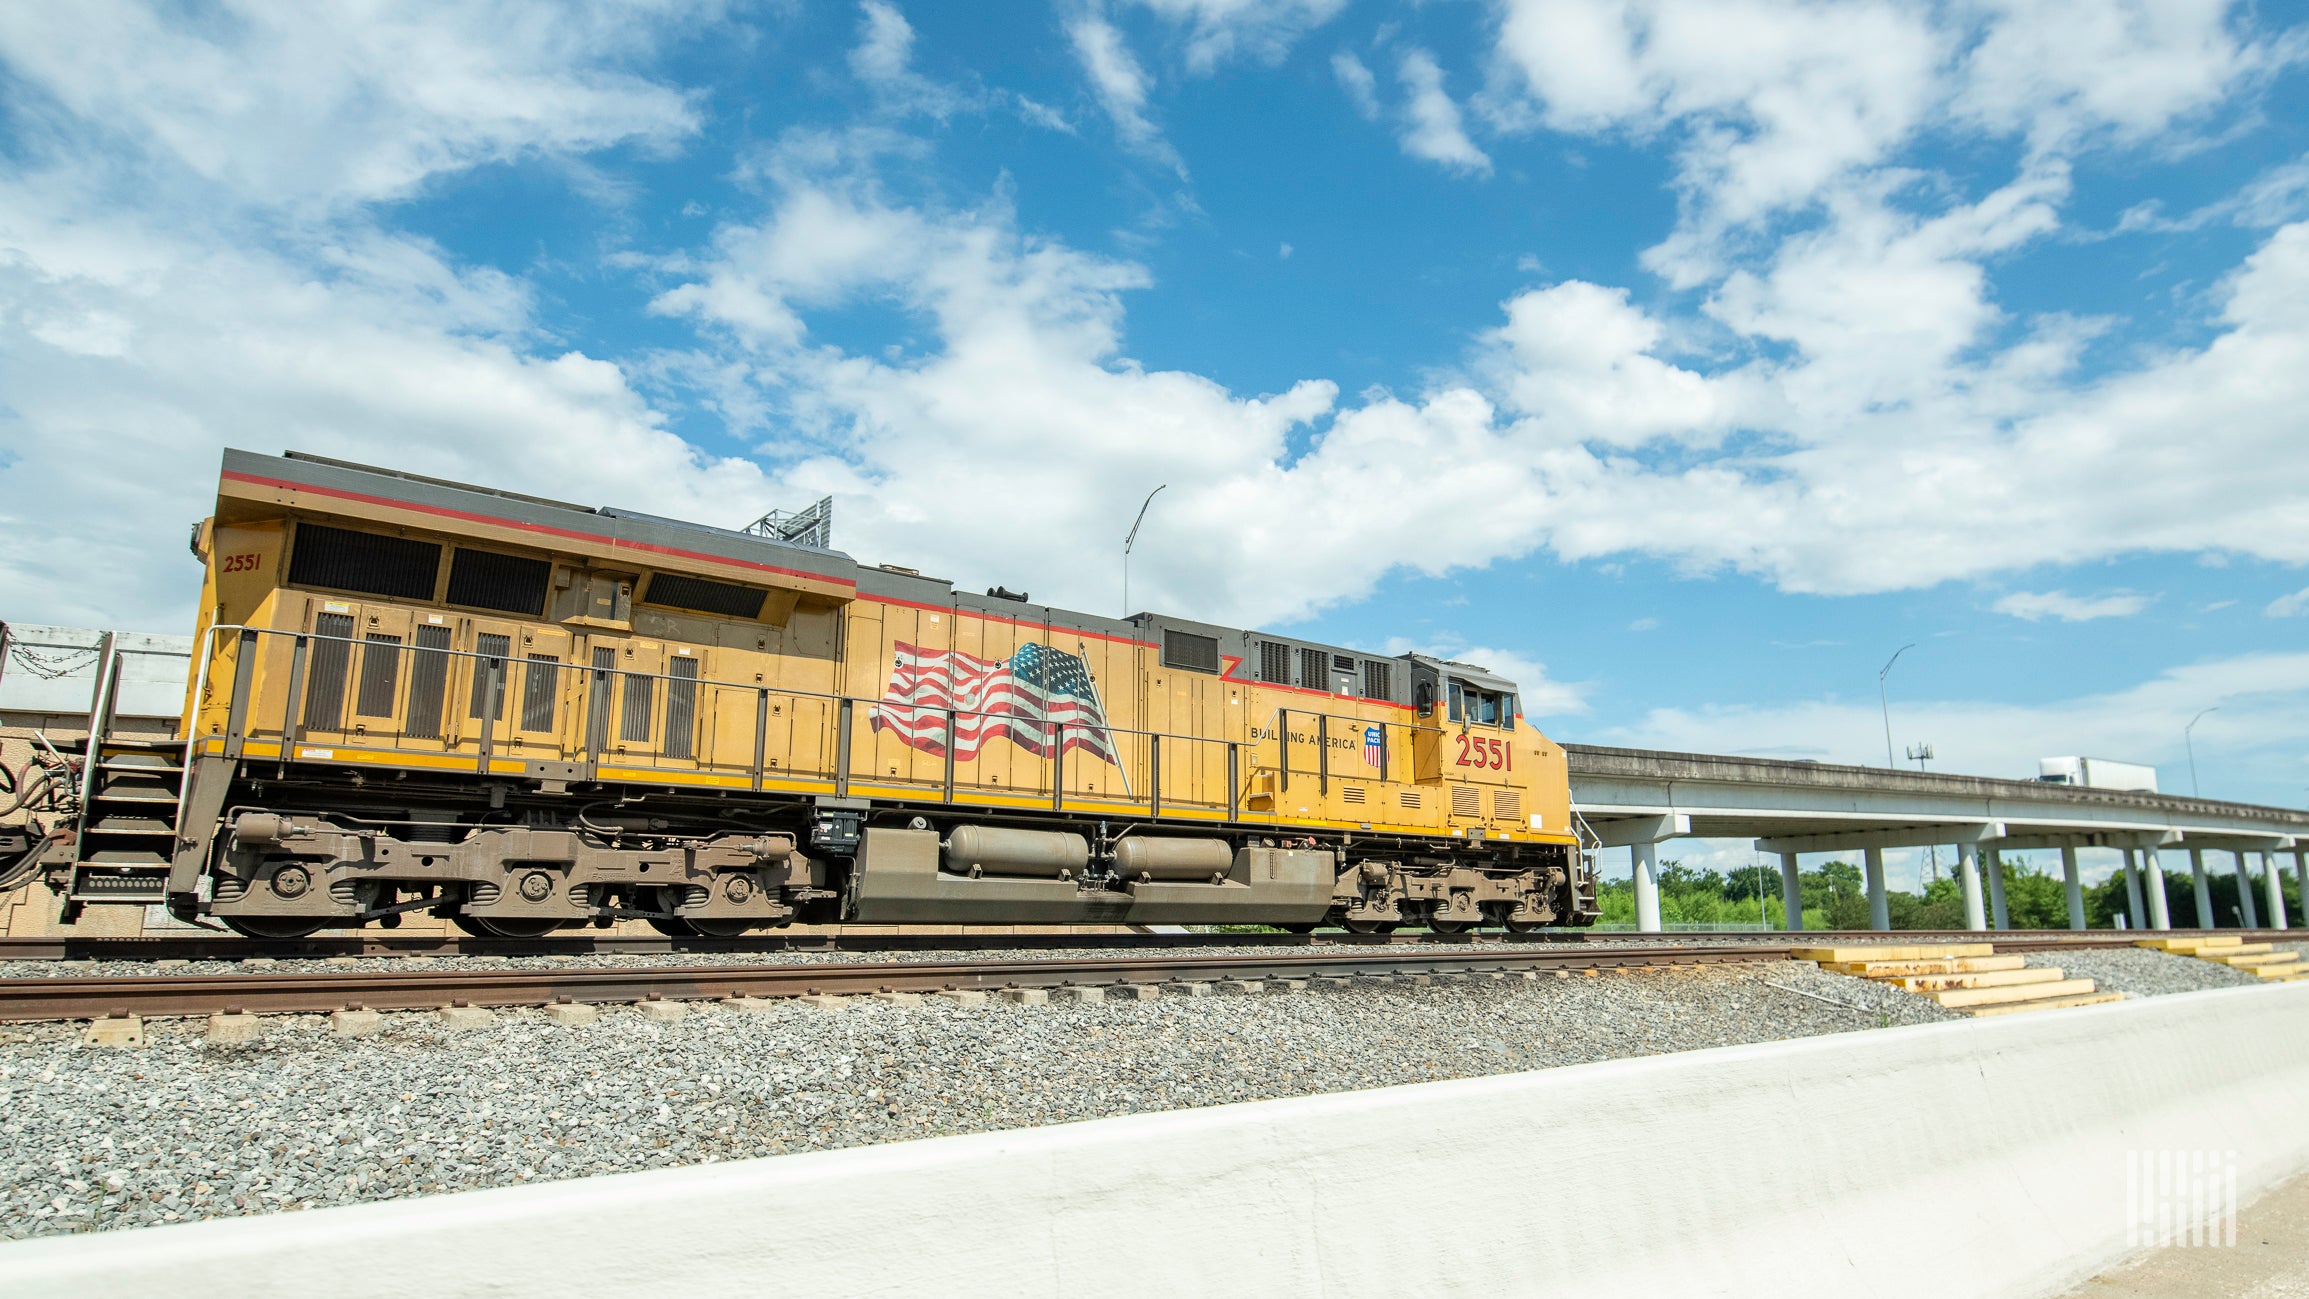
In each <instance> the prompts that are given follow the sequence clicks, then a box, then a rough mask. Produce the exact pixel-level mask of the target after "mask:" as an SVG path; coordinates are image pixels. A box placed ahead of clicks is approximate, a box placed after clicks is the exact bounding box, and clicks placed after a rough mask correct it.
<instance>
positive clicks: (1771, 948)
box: [0, 930, 2283, 1023]
mask: <svg viewBox="0 0 2309 1299" xmlns="http://www.w3.org/2000/svg"><path fill="white" fill-rule="evenodd" d="M2007 932H2009V931H2007ZM2118 932H2122V931H2118ZM2225 932H2226V933H2228V934H2232V935H2234V934H2238V933H2239V932H2240V931H2237V930H2228V931H2225ZM2246 932H2248V933H2250V932H2251V931H2246ZM2268 932H2272V933H2276V932H2283V931H2268ZM2106 933H2107V931H2103V934H2104V935H2105V934H2106ZM2254 936H2256V937H2258V936H2260V935H2258V934H2256V935H2254ZM1787 938H1788V936H1786V935H1782V936H1781V939H1782V941H1778V942H1745V943H1734V944H1716V945H1699V944H1684V943H1672V944H1627V945H1623V946H1616V947H1608V946H1603V945H1601V944H1598V945H1593V946H1589V945H1571V944H1548V945H1540V944H1526V945H1509V944H1500V945H1498V946H1497V947H1493V948H1488V949H1485V950H1476V951H1438V950H1427V951H1421V950H1419V948H1418V946H1416V945H1412V944H1389V945H1387V946H1384V947H1370V948H1361V949H1352V948H1351V949H1346V950H1337V949H1334V950H1317V949H1314V948H1302V949H1298V950H1293V951H1281V952H1245V953H1239V954H1237V953H1228V954H1219V955H1210V954H1202V955H1157V956H1116V955H1108V956H1096V957H1051V958H1045V959H1036V960H1010V961H1003V960H991V961H921V962H873V963H855V964H834V963H825V964H813V965H723V966H693V967H686V968H685V967H678V966H674V967H668V966H650V967H629V968H623V969H618V968H608V969H599V968H597V969H582V970H557V969H547V970H481V971H475V970H442V971H434V970H411V969H408V968H407V967H406V966H402V965H401V964H400V963H398V962H383V963H382V964H387V965H391V966H393V967H395V968H390V969H387V970H384V971H379V972H370V971H360V972H346V973H330V974H319V975H314V974H229V975H206V974H199V975H196V974H174V975H158V976H131V977H96V978H29V979H5V980H0V1021H11V1022H20V1023H21V1022H30V1021H40V1020H73V1019H101V1018H107V1017H115V1016H126V1015H141V1016H152V1017H169V1016H187V1015H206V1014H213V1013H218V1012H222V1013H226V1014H234V1013H248V1014H294V1013H317V1012H327V1011H334V1010H340V1009H366V1010H433V1009H438V1008H441V1007H454V1006H476V1007H505V1006H534V1005H541V1004H546V1003H551V1002H587V1003H599V1004H616V1003H629V1002H637V1001H658V1000H665V1001H691V1000H708V999H711V1000H719V999H726V998H736V997H762V998H775V997H795V996H808V995H813V994H827V995H857V994H862V993H877V992H916V993H922V992H938V991H947V990H978V991H994V990H1000V989H1007V988H1061V987H1075V986H1113V985H1118V984H1161V983H1174V982H1188V981H1195V982H1199V981H1208V980H1215V979H1280V978H1315V977H1325V976H1329V977H1350V978H1352V977H1358V976H1362V977H1369V976H1379V975H1408V974H1430V975H1432V974H1481V973H1515V972H1520V971H1526V970H1530V971H1563V972H1566V973H1568V972H1570V971H1572V970H1585V969H1625V968H1632V967H1659V966H1676V965H1702V964H1721V963H1727V962H1741V961H1749V962H1752V961H1759V960H1779V959H1786V958H1787V957H1789V956H1790V955H1791V954H1792V953H1793V952H1795V951H1796V950H1798V949H1799V948H1803V947H1810V946H1814V945H1817V944H1816V940H1810V939H1805V938H1799V939H1798V940H1797V941H1793V942H1791V941H1786V939H1787ZM2131 941H2132V940H2131V939H2130V938H2125V939H2118V938H2114V937H2111V936H2094V937H2091V938H2069V939H2054V940H2044V941H2039V942H2034V943H2013V944H2008V945H2009V946H2020V947H2026V948H2029V949H2033V950H2061V949H2065V948H2088V947H2117V946H2125V945H2129V943H2130V942H2131ZM1829 945H1836V946H1842V945H1849V944H1842V943H1831V944H1829Z"/></svg>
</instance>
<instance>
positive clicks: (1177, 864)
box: [1114, 836, 1235, 880]
mask: <svg viewBox="0 0 2309 1299" xmlns="http://www.w3.org/2000/svg"><path fill="white" fill-rule="evenodd" d="M1234 864H1235V850H1234V849H1233V848H1230V847H1228V846H1227V841H1226V840H1224V839H1162V838H1151V839H1142V838H1137V837H1135V836H1134V837H1132V838H1129V839H1125V840H1123V841H1122V842H1121V843H1118V844H1116V845H1115V846H1114V873H1115V874H1116V875H1117V876H1119V877H1121V878H1123V879H1126V880H1135V879H1141V878H1149V877H1151V878H1153V879H1158V880H1207V879H1209V878H1210V877H1212V876H1213V875H1224V874H1226V873H1227V872H1228V871H1229V870H1230V869H1232V868H1233V867H1234Z"/></svg>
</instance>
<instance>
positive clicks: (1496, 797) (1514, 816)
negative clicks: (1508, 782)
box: [1491, 789, 1523, 821]
mask: <svg viewBox="0 0 2309 1299" xmlns="http://www.w3.org/2000/svg"><path fill="white" fill-rule="evenodd" d="M1491 815H1492V817H1493V818H1494V819H1496V820H1501V821H1520V820H1522V819H1523V794H1522V792H1521V791H1520V790H1513V789H1495V790H1493V791H1491Z"/></svg>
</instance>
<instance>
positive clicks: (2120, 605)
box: [1989, 591, 2149, 622]
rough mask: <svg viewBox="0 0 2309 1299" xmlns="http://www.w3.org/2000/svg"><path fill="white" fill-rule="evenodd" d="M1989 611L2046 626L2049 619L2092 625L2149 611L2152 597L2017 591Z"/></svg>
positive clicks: (2123, 592) (2122, 593) (1999, 601)
mask: <svg viewBox="0 0 2309 1299" xmlns="http://www.w3.org/2000/svg"><path fill="white" fill-rule="evenodd" d="M1989 607H1990V608H1992V609H1994V610H1996V611H1997V612H1998V613H2002V614H2010V615H2011V616H2013V617H2015V618H2022V619H2026V620H2027V621H2029V622H2042V621H2044V620H2045V619H2047V618H2057V619H2059V620H2060V621H2062V622H2092V621H2093V620H2095V619H2098V618H2130V617H2132V616H2133V615H2134V614H2136V613H2139V612H2140V611H2141V610H2143V609H2146V608H2148V607H2149V597H2148V596H2145V595H2135V594H2133V593H2132V592H2130V591H2120V592H2118V593H2116V594H2114V595H2100V596H2081V595H2070V594H2069V593H2068V592H2066V591H2015V592H2013V593H2012V594H2010V595H2008V596H2005V597H2004V598H2003V599H2001V600H1998V601H1997V602H1996V603H1995V604H1993V605H1991V606H1989Z"/></svg>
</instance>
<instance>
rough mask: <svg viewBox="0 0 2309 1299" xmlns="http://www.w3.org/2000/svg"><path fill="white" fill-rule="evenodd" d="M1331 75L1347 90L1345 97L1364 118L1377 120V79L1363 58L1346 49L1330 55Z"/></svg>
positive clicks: (1341, 87)
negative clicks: (1365, 64)
mask: <svg viewBox="0 0 2309 1299" xmlns="http://www.w3.org/2000/svg"><path fill="white" fill-rule="evenodd" d="M1331 75H1332V76H1334V77H1337V78H1338V79H1339V88H1340V89H1341V90H1344V91H1346V92H1347V99H1348V101H1349V102H1350V103H1352V104H1354V105H1355V111H1356V112H1358V113H1361V114H1362V115H1363V117H1364V119H1365V120H1367V121H1373V122H1376V121H1378V120H1379V80H1378V78H1376V77H1374V76H1372V75H1371V69H1370V68H1368V67H1365V66H1364V64H1363V60H1361V59H1359V58H1357V57H1355V55H1354V53H1353V52H1351V51H1348V50H1341V51H1339V52H1338V53H1337V54H1334V55H1332V56H1331Z"/></svg>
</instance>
